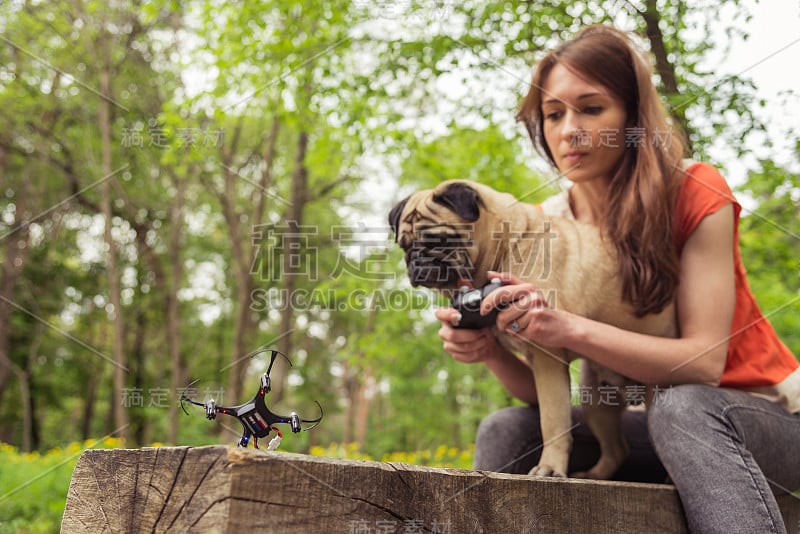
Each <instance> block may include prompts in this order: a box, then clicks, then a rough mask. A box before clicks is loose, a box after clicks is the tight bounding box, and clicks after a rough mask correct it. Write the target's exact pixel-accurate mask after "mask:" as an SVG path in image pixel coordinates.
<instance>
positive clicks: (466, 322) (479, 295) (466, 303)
mask: <svg viewBox="0 0 800 534" xmlns="http://www.w3.org/2000/svg"><path fill="white" fill-rule="evenodd" d="M502 285H503V284H502V283H501V282H500V279H499V278H493V279H492V280H491V281H490V282H489V283H488V284H486V285H485V286H483V287H482V288H480V289H469V288H468V287H462V288H461V289H460V290H459V292H458V293H456V294H455V295H454V296H453V299H452V302H451V304H450V305H451V307H452V308H455V309H456V310H458V312H459V313H460V314H461V320H460V321H459V322H458V324H456V325H453V326H454V327H455V328H467V329H471V330H476V329H478V328H486V327H487V326H494V324H495V322H496V321H497V312H498V311H500V310H502V309H505V308H506V307H508V305H507V304H503V305H501V306H499V307H498V308H495V309H494V310H492V311H491V312H490V313H488V314H487V315H481V313H480V310H481V303H482V302H483V299H484V298H486V295H488V294H489V293H491V292H492V291H494V290H495V289H497V288H499V287H502Z"/></svg>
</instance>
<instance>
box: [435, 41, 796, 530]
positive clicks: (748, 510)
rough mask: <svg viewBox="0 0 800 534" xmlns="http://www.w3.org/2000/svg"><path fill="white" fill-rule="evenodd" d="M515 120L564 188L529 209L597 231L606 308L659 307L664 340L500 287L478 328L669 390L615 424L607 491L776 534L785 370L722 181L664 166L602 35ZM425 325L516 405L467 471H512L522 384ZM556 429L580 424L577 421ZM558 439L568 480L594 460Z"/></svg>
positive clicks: (529, 292)
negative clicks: (620, 461) (615, 272)
mask: <svg viewBox="0 0 800 534" xmlns="http://www.w3.org/2000/svg"><path fill="white" fill-rule="evenodd" d="M518 119H519V120H521V121H522V122H523V123H524V124H525V125H526V127H527V129H528V132H529V133H530V136H531V138H532V140H533V142H534V144H535V145H536V147H537V149H538V150H539V151H540V152H541V153H543V154H544V155H545V156H546V157H547V158H548V159H549V161H550V162H551V163H552V164H553V165H554V166H555V168H557V169H558V170H559V171H560V172H561V173H562V174H563V175H564V176H566V177H567V178H568V179H569V180H570V181H571V182H572V187H571V188H570V189H569V190H568V191H567V192H565V193H562V194H561V195H557V196H556V197H553V198H552V199H549V200H548V201H546V202H545V203H544V204H543V205H542V209H544V210H545V212H547V213H550V214H554V215H562V216H567V217H574V218H575V219H577V220H579V221H583V222H588V223H591V224H594V225H597V226H599V227H601V228H602V229H603V230H604V231H605V232H606V233H607V235H608V238H609V239H611V240H612V242H613V243H614V244H615V246H616V248H617V250H618V252H619V257H620V263H621V275H622V277H623V288H624V289H623V293H624V295H623V297H624V298H625V299H627V300H628V301H629V302H630V303H631V304H632V305H633V306H634V308H635V310H636V312H637V313H639V314H642V315H643V314H647V313H651V312H657V311H660V310H662V309H663V308H664V306H665V305H667V304H668V303H669V302H671V301H672V300H673V299H674V300H675V302H676V305H677V320H678V324H679V327H680V333H681V334H680V337H679V338H678V339H662V338H656V337H652V336H647V335H642V334H637V333H633V332H627V331H622V330H620V329H617V328H615V327H612V326H609V325H606V324H602V323H598V322H595V321H591V320H588V319H586V318H583V317H579V316H575V315H571V314H569V313H567V312H565V311H563V310H559V309H553V308H550V307H549V306H548V304H547V303H546V302H544V301H543V300H542V299H541V298H540V297H539V296H538V295H537V293H536V291H535V288H534V287H533V286H531V285H530V284H525V283H521V282H520V281H519V280H517V279H516V278H514V277H513V276H510V275H507V274H504V273H496V275H497V276H500V277H501V278H502V279H503V281H504V283H505V284H507V287H506V288H505V289H504V291H496V292H494V293H492V294H490V296H489V297H488V298H487V299H486V301H485V302H484V305H483V311H484V312H488V311H489V310H491V309H493V308H494V307H496V306H497V305H498V304H500V303H502V302H512V301H515V305H514V306H511V307H508V308H507V309H506V310H504V311H503V312H501V313H500V314H499V316H498V319H497V327H498V328H500V329H502V330H505V331H507V332H510V333H514V334H515V335H519V336H522V337H523V338H525V339H528V340H531V341H533V342H536V343H538V344H540V345H544V346H552V347H565V348H568V349H570V350H572V351H574V352H577V353H579V354H584V355H586V357H588V358H591V359H593V360H594V361H596V362H598V363H599V364H601V365H603V366H606V367H608V368H610V369H612V370H614V371H617V372H619V373H620V374H623V375H626V376H628V377H630V378H632V379H634V380H638V381H640V382H642V383H645V384H651V385H659V386H662V387H663V386H669V387H670V389H669V390H668V395H667V396H666V397H664V399H663V400H662V402H659V403H656V404H655V405H654V406H652V407H651V409H650V410H649V411H648V412H647V414H645V413H644V412H634V411H628V412H626V414H625V416H624V420H623V426H624V431H625V433H626V436H627V438H628V441H629V443H630V446H631V455H630V457H629V459H628V460H627V461H626V463H625V465H623V466H622V467H621V468H620V470H619V472H618V473H617V475H616V476H615V478H618V479H623V480H649V481H659V482H660V481H663V480H664V478H665V473H664V471H663V469H664V468H665V469H666V471H667V473H668V474H669V476H670V477H671V479H672V481H673V482H674V483H675V485H676V487H677V488H678V491H679V494H680V496H681V500H682V502H683V506H684V509H685V511H686V515H687V518H688V521H689V526H690V528H691V529H692V531H693V532H786V529H785V525H783V521H782V518H781V515H780V512H779V510H778V507H777V504H776V501H775V498H774V495H773V491H774V492H775V493H782V492H786V491H787V490H788V491H792V490H797V489H799V488H800V454H798V453H797V447H798V444H800V369H798V361H797V359H796V358H795V357H794V356H793V355H792V354H791V353H790V351H789V350H788V348H787V347H786V346H785V345H783V344H782V343H781V342H780V341H779V340H778V338H777V336H776V335H775V332H774V330H773V329H772V327H771V326H770V325H769V323H768V322H767V320H766V319H765V318H764V317H763V315H762V314H761V312H760V311H759V309H758V306H757V305H756V303H755V300H754V298H753V295H752V294H751V292H750V289H749V287H748V285H747V280H746V275H745V270H744V268H743V266H742V261H741V258H740V254H739V246H738V229H737V228H738V219H739V212H740V209H741V208H740V206H739V204H738V203H737V202H736V200H735V198H734V197H733V195H732V193H731V191H730V189H729V187H728V185H727V184H726V182H725V180H724V179H723V178H722V177H721V176H720V175H719V173H718V172H717V171H716V170H715V169H714V168H713V167H711V166H710V165H707V164H686V163H684V162H683V161H682V155H683V151H684V145H683V143H682V142H681V140H680V139H679V138H678V136H677V135H675V134H672V133H670V127H669V120H668V118H667V115H666V113H665V111H664V109H663V107H662V106H661V103H660V100H659V97H658V94H657V92H656V89H655V87H654V85H653V83H652V81H651V69H650V66H649V63H648V62H647V60H645V59H644V56H643V54H642V53H641V52H639V50H638V49H637V48H636V47H635V46H634V45H633V43H632V42H631V40H630V39H629V37H628V36H627V35H626V34H624V33H622V32H619V31H617V30H614V29H612V28H608V27H602V26H593V27H589V28H586V29H584V30H583V31H582V32H580V33H579V34H578V35H577V36H576V37H575V38H574V39H573V40H571V41H568V42H566V43H564V44H562V45H561V46H560V47H559V48H557V49H556V50H554V51H552V52H551V53H550V54H549V55H547V56H546V57H545V58H544V59H543V60H542V61H541V62H540V63H539V65H538V67H537V70H536V72H535V74H534V78H533V82H532V84H531V88H530V91H529V93H528V95H527V96H526V97H525V99H524V100H523V102H522V105H521V107H520V110H519V113H518ZM493 274H495V273H493ZM436 315H437V318H438V319H440V320H441V321H442V327H441V329H440V331H439V336H440V338H441V339H442V340H443V341H444V349H445V350H446V351H448V352H449V353H450V354H452V356H453V357H454V358H455V359H456V360H459V361H463V362H483V363H484V364H485V365H487V366H488V367H489V369H491V371H492V372H493V373H494V374H495V375H496V376H497V378H498V379H499V380H500V381H501V383H502V384H503V385H504V386H505V387H506V388H507V389H508V390H509V392H510V393H511V394H512V395H514V396H516V397H517V398H519V399H521V400H523V401H525V402H527V403H529V404H530V405H531V406H530V407H515V408H507V409H505V410H501V411H499V412H497V413H495V414H492V415H491V416H489V417H487V418H486V419H485V420H484V421H483V422H482V423H481V426H480V428H479V430H478V436H477V438H476V453H475V467H476V469H486V470H497V471H508V472H518V473H525V472H527V471H528V470H529V469H530V468H531V467H533V466H534V465H536V462H537V460H538V458H537V454H538V448H540V446H541V438H538V442H537V434H538V433H539V422H538V411H537V408H536V391H535V386H534V383H533V380H531V379H530V369H528V368H527V365H526V364H525V363H524V362H523V361H522V360H520V359H518V358H517V357H516V356H514V355H512V354H511V353H509V352H508V351H506V350H505V349H503V348H501V347H500V345H499V344H498V343H497V341H496V339H495V337H494V336H493V335H492V332H491V330H490V329H485V330H477V331H470V330H462V329H454V328H452V327H451V326H450V325H451V322H453V321H456V320H457V313H456V312H455V310H452V309H449V308H442V309H440V310H438V311H437V314H436ZM512 325H513V326H512ZM573 418H574V419H575V421H574V422H577V423H582V419H581V415H580V412H579V411H577V410H576V411H573ZM573 432H574V447H573V453H572V457H571V459H570V469H571V471H575V470H583V469H586V468H588V467H590V466H591V465H592V464H593V463H594V462H595V461H596V459H597V457H598V454H599V453H598V450H597V444H596V442H595V441H594V439H593V438H592V437H591V434H590V432H589V430H588V429H587V428H586V425H583V424H578V426H577V427H576V429H575V430H574V431H573ZM651 443H652V445H651ZM659 460H660V462H659ZM662 464H663V468H662ZM732 496H733V497H734V498H731V497H732Z"/></svg>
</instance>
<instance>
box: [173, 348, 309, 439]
mask: <svg viewBox="0 0 800 534" xmlns="http://www.w3.org/2000/svg"><path fill="white" fill-rule="evenodd" d="M270 351H271V352H272V356H271V357H270V361H269V367H268V368H267V372H265V373H264V374H263V375H261V384H260V386H259V388H258V393H256V396H255V397H253V398H252V399H251V400H250V401H248V402H246V403H244V404H240V405H238V406H231V407H227V406H219V405H218V404H217V403H216V401H214V399H210V400H208V401H206V402H197V401H194V400H192V399H190V398H189V397H187V396H186V389H188V388H189V387H191V386H192V385H194V384H196V383H197V380H195V381H194V382H192V383H191V384H189V385H188V386H187V387H186V389H184V391H183V393H182V394H181V408H183V411H184V413H186V414H187V415H188V413H189V412H187V411H186V408H184V407H183V402H184V401H186V402H188V403H190V404H195V405H197V406H202V407H203V408H204V409H205V411H206V418H207V419H209V420H211V419H216V418H217V414H218V413H221V414H224V415H230V416H233V417H236V418H237V419H238V420H239V422H240V423H242V429H243V432H242V437H241V439H240V440H239V442H238V443H237V445H238V446H239V447H247V445H248V444H249V442H250V438H253V446H254V447H255V448H256V449H257V448H258V440H259V438H265V437H267V436H268V435H269V433H270V432H273V431H274V432H275V433H276V434H277V438H275V439H273V441H271V442H270V447H269V448H270V449H275V448H277V444H278V443H279V442H280V438H282V437H283V434H282V433H281V431H280V430H279V429H278V428H277V427H275V426H274V425H276V424H289V425H290V426H291V429H292V432H293V433H297V432H300V431H301V430H310V429H312V428H314V427H315V426H317V425H318V424H319V422H320V421H322V417H323V413H322V406H320V404H319V403H318V402H317V403H316V404H317V407H318V408H319V413H320V415H319V417H318V418H316V419H301V418H300V416H299V415H297V413H295V412H291V414H289V415H288V416H285V415H278V414H276V413H273V412H272V411H271V410H270V409H269V408H268V407H267V403H266V401H265V397H266V396H267V393H269V392H270V390H271V389H272V386H271V381H270V377H269V373H270V372H271V371H272V364H273V363H275V358H277V357H278V355H279V354H280V355H281V356H283V357H284V358H286V361H288V362H289V365H292V362H291V361H289V358H287V357H286V355H284V354H283V353H281V352H279V351H277V350H272V349H270ZM262 352H266V349H264V350H259V351H257V352H255V353H254V354H253V356H256V355H257V354H260V353H262ZM304 423H308V424H311V426H309V427H307V428H302V425H303V424H304Z"/></svg>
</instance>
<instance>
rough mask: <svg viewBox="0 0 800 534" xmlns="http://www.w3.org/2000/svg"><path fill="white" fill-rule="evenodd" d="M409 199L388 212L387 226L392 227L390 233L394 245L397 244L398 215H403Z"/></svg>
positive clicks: (405, 199)
mask: <svg viewBox="0 0 800 534" xmlns="http://www.w3.org/2000/svg"><path fill="white" fill-rule="evenodd" d="M409 198H410V197H406V198H404V199H403V200H401V201H400V202H398V203H397V204H395V206H394V207H393V208H392V210H391V211H390V212H389V226H391V227H392V231H393V232H394V240H395V243H396V242H397V233H398V231H399V229H400V215H402V214H403V210H404V209H405V207H406V203H407V202H408V199H409Z"/></svg>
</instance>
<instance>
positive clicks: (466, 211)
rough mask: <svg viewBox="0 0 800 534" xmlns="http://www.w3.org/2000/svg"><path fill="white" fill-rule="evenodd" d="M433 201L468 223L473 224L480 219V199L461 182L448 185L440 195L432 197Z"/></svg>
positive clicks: (475, 192)
mask: <svg viewBox="0 0 800 534" xmlns="http://www.w3.org/2000/svg"><path fill="white" fill-rule="evenodd" d="M433 201H434V202H436V203H437V204H441V205H443V206H445V207H447V208H449V209H450V210H452V211H453V212H455V213H456V214H458V216H459V217H461V218H462V219H466V220H467V221H469V222H475V221H477V220H478V218H479V217H480V209H479V207H480V204H481V197H480V195H478V192H477V191H475V190H474V189H473V188H471V187H470V186H468V185H467V184H464V183H461V182H456V183H453V184H450V185H448V186H447V188H446V189H445V190H444V191H442V192H441V193H438V194H435V195H433Z"/></svg>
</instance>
